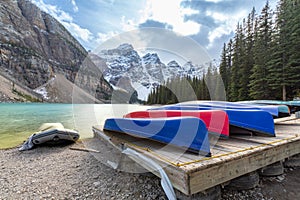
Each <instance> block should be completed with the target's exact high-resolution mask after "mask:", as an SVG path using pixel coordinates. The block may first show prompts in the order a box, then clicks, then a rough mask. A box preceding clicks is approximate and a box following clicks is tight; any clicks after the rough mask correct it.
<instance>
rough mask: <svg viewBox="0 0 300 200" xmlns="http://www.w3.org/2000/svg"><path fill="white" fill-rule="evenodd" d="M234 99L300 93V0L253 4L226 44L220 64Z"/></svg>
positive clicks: (290, 96)
mask: <svg viewBox="0 0 300 200" xmlns="http://www.w3.org/2000/svg"><path fill="white" fill-rule="evenodd" d="M219 72H220V74H221V77H222V80H223V82H224V86H225V90H226V96H227V99H228V100H230V101H238V100H248V99H283V100H286V99H293V98H294V97H296V96H299V95H300V0H280V1H279V2H278V4H277V8H276V10H275V11H272V10H271V9H270V6H269V3H268V1H267V2H266V5H265V6H264V8H263V9H262V11H261V13H260V14H259V15H257V14H256V11H255V9H254V8H253V10H252V12H251V13H250V14H249V15H248V17H247V18H246V19H244V20H243V22H242V23H239V24H238V25H237V29H236V31H235V35H234V38H233V39H230V40H229V42H228V43H227V44H224V47H223V51H222V54H221V63H220V67H219Z"/></svg>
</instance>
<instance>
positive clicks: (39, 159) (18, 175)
mask: <svg viewBox="0 0 300 200" xmlns="http://www.w3.org/2000/svg"><path fill="white" fill-rule="evenodd" d="M82 146H83V144H82V143H80V142H78V143H76V144H72V145H67V146H41V147H38V148H35V149H33V150H30V151H25V152H19V151H18V149H17V148H12V149H7V150H0V169H1V173H0V187H1V189H0V199H1V200H2V199H148V200H150V199H167V197H166V195H165V194H164V191H163V189H162V187H161V185H160V179H159V178H157V177H156V176H154V175H152V174H150V173H143V174H132V173H126V172H118V171H116V170H114V169H112V168H110V167H108V166H106V165H104V164H102V163H101V162H100V161H99V160H97V159H96V158H95V157H94V156H93V155H92V154H91V153H89V152H85V151H76V150H72V149H70V147H82ZM299 182H300V169H299V168H297V169H289V170H286V172H285V174H284V175H282V176H281V177H279V178H278V177H277V178H265V179H262V180H261V182H260V185H259V186H258V187H256V188H254V189H251V190H244V191H233V190H228V189H226V188H223V189H222V197H221V199H224V200H225V199H228V200H229V199H291V198H294V199H295V198H296V199H297V197H300V196H299V195H300V189H299V187H298V186H299ZM293 184H294V187H293ZM179 196H180V195H179Z"/></svg>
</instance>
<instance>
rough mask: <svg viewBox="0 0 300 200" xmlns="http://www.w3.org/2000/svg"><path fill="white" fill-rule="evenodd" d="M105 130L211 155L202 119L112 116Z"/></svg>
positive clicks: (107, 121) (106, 123) (105, 125)
mask: <svg viewBox="0 0 300 200" xmlns="http://www.w3.org/2000/svg"><path fill="white" fill-rule="evenodd" d="M103 129H104V130H107V131H112V132H114V133H116V134H117V133H126V134H129V135H131V136H134V137H139V138H144V139H150V140H155V141H158V142H161V143H165V144H171V145H172V146H177V147H180V148H183V149H185V150H188V151H192V152H194V153H198V154H201V155H205V156H210V155H211V153H210V144H209V138H208V133H207V128H206V126H205V124H204V122H203V121H202V120H200V119H199V118H195V117H185V118H160V119H145V118H134V119H133V118H131V119H130V118H110V119H106V121H105V123H104V128H103Z"/></svg>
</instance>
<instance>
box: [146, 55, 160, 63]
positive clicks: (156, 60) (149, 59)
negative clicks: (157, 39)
mask: <svg viewBox="0 0 300 200" xmlns="http://www.w3.org/2000/svg"><path fill="white" fill-rule="evenodd" d="M143 60H144V63H145V64H150V63H152V64H155V63H157V64H161V61H160V59H159V57H158V55H157V53H147V54H146V55H144V56H143Z"/></svg>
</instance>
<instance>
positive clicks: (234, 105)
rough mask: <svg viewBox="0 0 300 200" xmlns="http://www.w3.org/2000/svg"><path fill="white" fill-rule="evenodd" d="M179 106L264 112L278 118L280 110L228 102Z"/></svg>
mask: <svg viewBox="0 0 300 200" xmlns="http://www.w3.org/2000/svg"><path fill="white" fill-rule="evenodd" d="M176 105H179V106H200V107H210V108H213V109H214V110H217V109H222V110H223V109H240V110H263V111H266V112H269V113H270V114H271V115H272V116H274V117H278V115H279V110H278V106H274V105H249V104H244V103H239V102H228V101H192V102H184V103H179V104H176Z"/></svg>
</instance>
